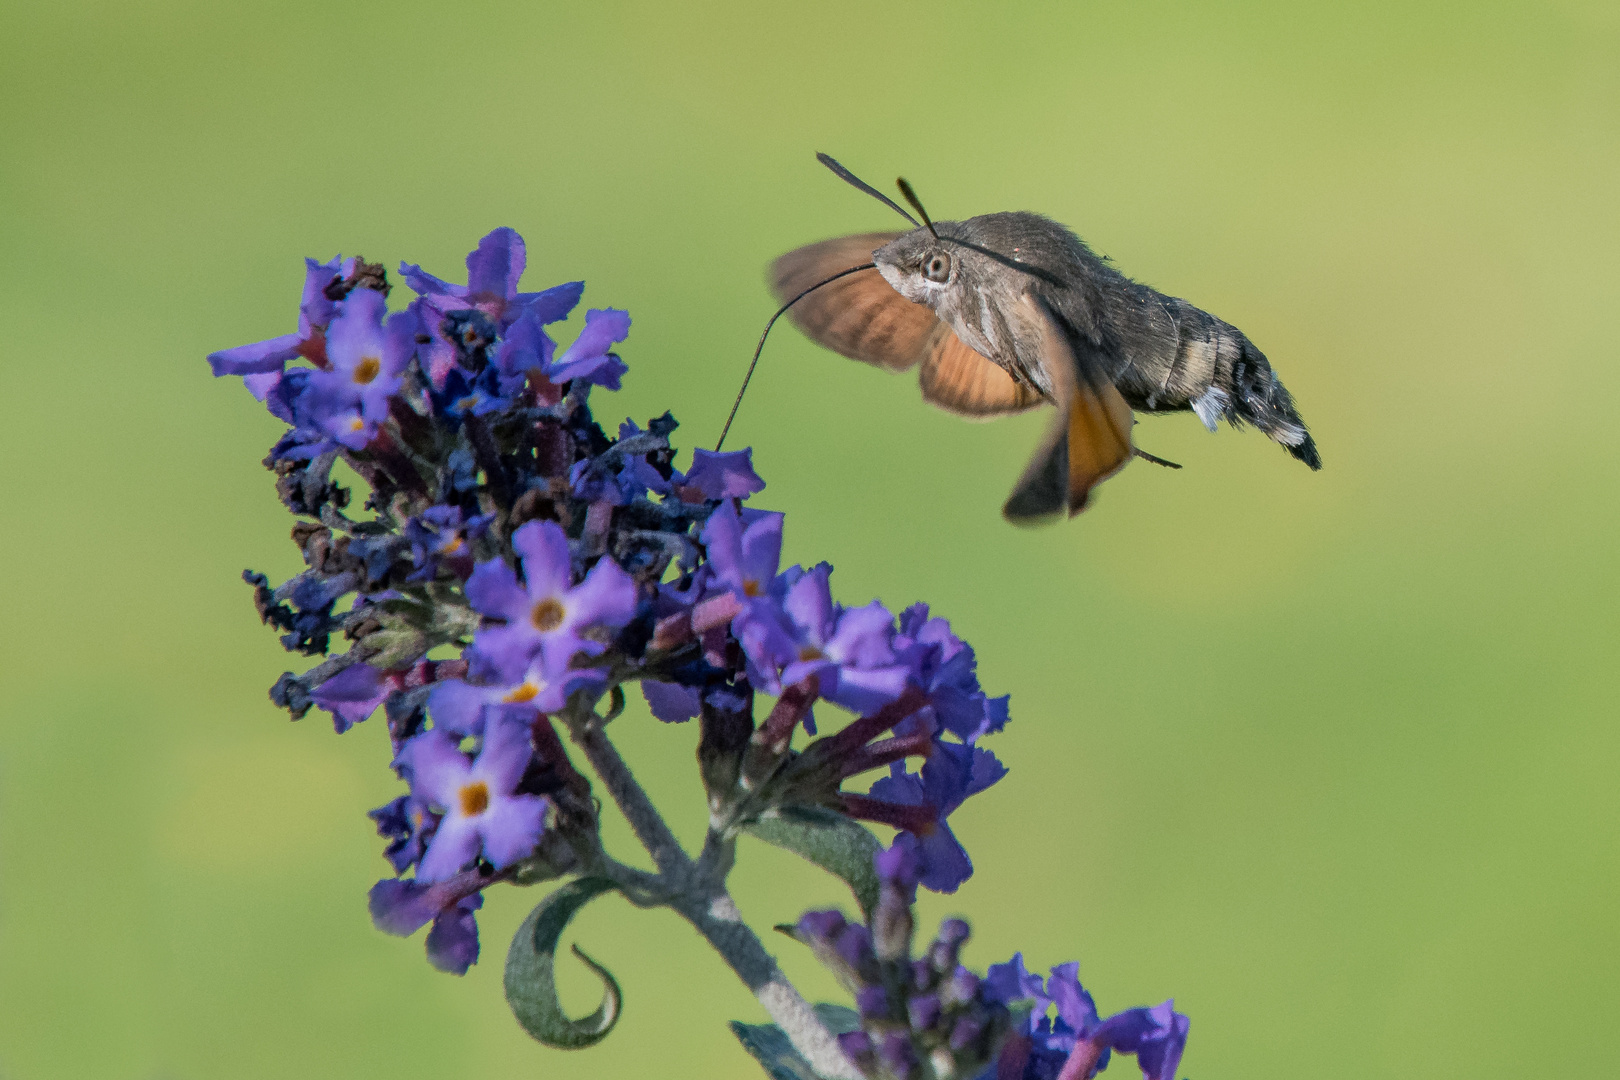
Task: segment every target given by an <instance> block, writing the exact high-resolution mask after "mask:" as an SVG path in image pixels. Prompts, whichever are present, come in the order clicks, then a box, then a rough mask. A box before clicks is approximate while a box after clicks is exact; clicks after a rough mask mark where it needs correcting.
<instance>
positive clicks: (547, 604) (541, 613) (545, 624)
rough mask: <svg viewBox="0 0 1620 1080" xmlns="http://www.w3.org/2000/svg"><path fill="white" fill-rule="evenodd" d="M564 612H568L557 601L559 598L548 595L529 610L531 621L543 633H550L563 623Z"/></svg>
mask: <svg viewBox="0 0 1620 1080" xmlns="http://www.w3.org/2000/svg"><path fill="white" fill-rule="evenodd" d="M564 614H566V613H565V612H564V611H563V606H562V604H560V603H558V602H557V598H556V597H555V596H548V597H546V598H545V599H544V600H542V601H540V602H539V603H538V604H536V605H534V610H533V611H530V612H529V621H530V622H532V623H533V624H534V628H535V629H536V630H538V631H540V632H541V633H542V634H549V633H551V632H552V631H553V630H555V629H557V627H559V626H561V625H562V621H563V615H564Z"/></svg>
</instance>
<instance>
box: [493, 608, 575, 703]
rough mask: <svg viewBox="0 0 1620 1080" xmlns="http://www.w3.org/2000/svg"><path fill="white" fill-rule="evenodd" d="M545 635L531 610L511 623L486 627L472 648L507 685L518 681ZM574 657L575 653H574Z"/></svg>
mask: <svg viewBox="0 0 1620 1080" xmlns="http://www.w3.org/2000/svg"><path fill="white" fill-rule="evenodd" d="M542 640H543V639H542V638H541V637H540V635H539V633H537V632H536V631H535V629H534V625H533V624H532V623H530V622H529V620H528V611H527V609H525V611H524V612H523V614H522V615H520V616H519V617H518V619H517V620H516V621H514V622H513V623H512V625H510V626H486V627H485V628H484V629H482V630H480V631H478V633H477V634H476V635H475V636H474V637H473V647H472V651H473V653H474V654H475V655H476V657H477V658H478V660H479V661H480V662H482V663H483V665H484V666H485V667H486V668H487V669H489V670H490V671H492V672H493V673H495V675H496V676H497V677H498V681H500V682H501V683H504V684H508V685H510V684H512V683H516V682H518V681H519V680H521V679H522V678H523V673H524V672H525V671H527V670H528V669H529V664H531V663H532V662H533V661H534V656H535V654H536V653H537V652H539V651H540V645H541V642H542ZM570 656H572V654H570Z"/></svg>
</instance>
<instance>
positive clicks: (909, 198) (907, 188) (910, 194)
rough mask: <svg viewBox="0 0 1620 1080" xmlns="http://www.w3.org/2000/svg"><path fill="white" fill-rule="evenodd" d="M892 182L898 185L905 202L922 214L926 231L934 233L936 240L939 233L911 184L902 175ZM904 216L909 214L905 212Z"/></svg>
mask: <svg viewBox="0 0 1620 1080" xmlns="http://www.w3.org/2000/svg"><path fill="white" fill-rule="evenodd" d="M894 182H895V183H896V184H899V185H900V194H902V195H904V196H905V197H906V202H908V203H910V204H911V208H912V209H913V210H915V211H917V213H919V214H921V215H922V219H923V224H924V225H926V226H928V231H929V232H931V233H933V234H934V239H935V240H938V239H939V233H938V232H937V231H936V230H935V229H934V223H933V221H932V220H931V219H930V218H929V217H928V211H926V210H924V209H923V204H922V200H921V199H919V198H917V193H916V192H915V191H913V190H911V184H910V183H908V182H907V181H906V178H905V177H903V176H898V177H896V178H895V181H894ZM906 216H907V217H910V216H911V215H910V214H907V215H906ZM912 224H913V225H915V224H916V222H915V221H913V222H912Z"/></svg>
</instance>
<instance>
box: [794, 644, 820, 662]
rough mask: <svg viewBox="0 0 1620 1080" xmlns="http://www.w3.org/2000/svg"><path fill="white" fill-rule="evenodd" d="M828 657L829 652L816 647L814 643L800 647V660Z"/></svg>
mask: <svg viewBox="0 0 1620 1080" xmlns="http://www.w3.org/2000/svg"><path fill="white" fill-rule="evenodd" d="M826 657H827V654H826V653H824V652H822V651H821V650H820V649H818V648H816V647H815V646H814V645H804V646H801V647H800V649H799V659H800V660H824V659H826Z"/></svg>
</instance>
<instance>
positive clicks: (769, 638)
mask: <svg viewBox="0 0 1620 1080" xmlns="http://www.w3.org/2000/svg"><path fill="white" fill-rule="evenodd" d="M830 572H831V567H829V566H827V565H826V564H825V563H823V564H822V565H820V566H817V567H814V568H813V569H811V570H808V571H805V572H804V573H803V574H802V576H799V577H798V579H797V580H796V581H794V582H793V584H791V585H789V586H788V587H787V589H786V591H785V594H784V595H783V597H782V603H781V607H780V608H779V609H777V608H775V607H766V606H765V605H754V606H751V607H749V608H748V609H747V610H745V611H744V612H743V613H742V614H741V615H739V616H738V617H737V619H736V621H735V622H734V623H733V627H732V629H733V632H734V633H736V634H737V638H738V640H739V641H741V642H742V646H743V650H744V651H745V652H746V653H747V656H748V661H749V677H750V678H751V679H753V680H754V681H755V685H756V686H758V687H759V688H760V689H762V690H765V691H766V692H767V693H772V694H779V693H781V690H782V687H784V686H793V685H797V684H798V683H801V682H803V681H804V680H806V679H808V678H810V677H811V676H815V678H816V680H817V687H818V689H819V692H820V695H821V696H822V697H824V698H826V699H827V700H828V701H831V702H832V703H833V704H835V705H842V706H843V707H844V708H846V709H849V710H850V711H852V712H855V713H858V714H863V715H864V714H867V713H871V712H874V711H876V710H877V709H880V708H882V707H883V706H884V705H887V704H888V703H889V702H891V701H893V700H895V699H896V698H898V697H899V696H900V695H901V693H902V692H904V690H905V688H906V682H907V678H908V676H909V668H908V667H907V666H906V665H904V664H900V663H897V662H896V661H895V656H894V650H893V649H892V648H891V647H890V644H889V643H890V639H891V638H892V637H893V634H894V616H892V615H890V614H889V611H888V609H887V608H885V607H884V606H883V605H882V604H881V603H879V602H878V601H876V600H874V601H872V602H871V603H870V604H868V605H866V606H865V607H859V608H839V607H838V606H837V605H835V604H834V603H833V600H832V593H831V591H830V589H829V588H828V584H827V576H828V574H829V573H830Z"/></svg>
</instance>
